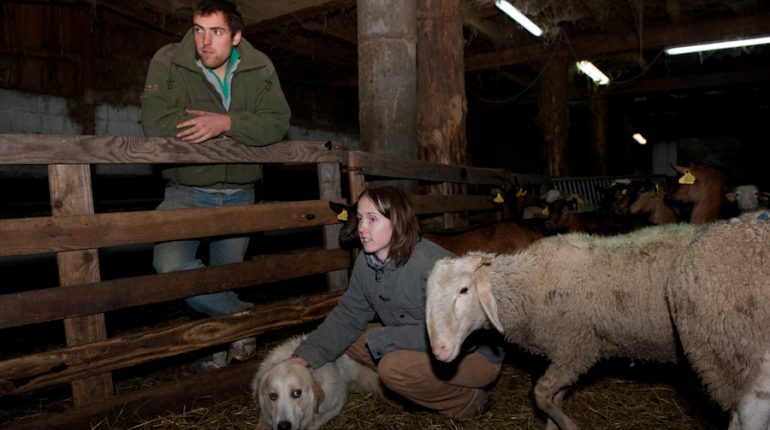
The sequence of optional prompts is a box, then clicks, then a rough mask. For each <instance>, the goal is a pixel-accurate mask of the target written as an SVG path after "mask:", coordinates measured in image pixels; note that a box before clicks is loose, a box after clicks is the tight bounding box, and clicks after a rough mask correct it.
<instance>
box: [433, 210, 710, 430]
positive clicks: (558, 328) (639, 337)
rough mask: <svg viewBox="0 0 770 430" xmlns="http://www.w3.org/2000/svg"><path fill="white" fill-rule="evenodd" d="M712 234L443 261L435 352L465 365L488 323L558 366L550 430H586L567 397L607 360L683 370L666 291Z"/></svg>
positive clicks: (687, 228)
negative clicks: (476, 334) (678, 267)
mask: <svg viewBox="0 0 770 430" xmlns="http://www.w3.org/2000/svg"><path fill="white" fill-rule="evenodd" d="M704 228H705V227H704V226H703V225H695V224H667V225H660V226H654V227H648V228H645V229H641V230H638V231H636V232H633V233H630V234H627V235H621V236H608V237H593V236H589V235H586V234H583V233H571V234H566V235H560V236H551V237H546V238H544V239H541V240H539V241H537V242H535V243H533V244H532V245H530V246H529V247H528V248H526V249H525V250H523V251H520V252H519V253H516V254H512V255H494V254H488V253H469V254H467V255H466V256H465V257H459V258H453V259H449V258H445V259H442V260H439V261H437V262H436V264H435V266H434V267H433V270H432V271H431V274H430V276H429V278H428V284H427V303H426V316H427V324H428V334H429V336H430V340H431V345H432V348H433V353H434V355H435V356H436V358H437V359H439V360H441V361H445V362H449V361H452V360H453V359H454V358H455V357H457V355H458V352H459V351H460V347H461V345H462V343H463V341H464V339H465V338H466V337H467V336H468V335H469V334H470V333H471V332H473V331H474V330H476V329H479V328H482V327H484V326H488V325H489V322H491V323H492V325H493V326H494V327H495V328H496V329H497V330H499V331H500V332H501V333H503V334H504V335H505V337H506V340H508V341H509V342H512V343H514V344H517V345H519V346H521V347H522V348H524V349H526V350H529V351H531V352H534V353H536V354H542V355H545V356H546V357H547V358H548V359H549V360H550V361H551V364H550V366H549V367H548V369H547V370H546V372H545V374H544V375H543V376H542V377H541V378H540V379H539V380H538V381H537V384H536V386H535V391H534V393H535V401H536V403H537V406H538V407H539V408H540V409H542V410H543V411H544V412H545V413H546V414H548V416H549V419H548V423H547V424H546V428H547V429H555V428H556V426H558V427H559V428H561V429H562V430H572V429H577V428H578V426H577V425H576V424H575V423H574V422H573V421H572V420H571V419H570V418H569V417H568V416H567V415H566V414H565V413H564V411H563V410H562V400H563V398H564V395H565V393H566V389H567V388H568V387H569V386H570V385H572V384H574V383H575V382H576V381H577V379H578V377H579V376H580V375H582V374H584V373H585V372H586V371H587V370H588V369H589V368H591V367H592V366H593V365H594V364H595V363H596V362H598V361H599V360H600V359H603V358H607V357H628V358H632V359H641V360H654V361H660V362H676V360H677V353H676V346H677V344H676V341H675V337H674V329H673V326H672V323H671V318H670V314H669V310H668V305H667V303H666V299H665V294H664V288H665V285H666V283H667V282H668V276H669V275H670V274H671V273H672V270H673V269H672V265H673V262H674V259H675V257H676V256H677V255H679V254H681V253H682V252H683V251H684V250H685V249H686V248H687V246H688V244H689V243H690V241H691V240H692V238H693V237H694V236H695V235H696V234H697V233H698V232H699V231H702V230H703V229H704Z"/></svg>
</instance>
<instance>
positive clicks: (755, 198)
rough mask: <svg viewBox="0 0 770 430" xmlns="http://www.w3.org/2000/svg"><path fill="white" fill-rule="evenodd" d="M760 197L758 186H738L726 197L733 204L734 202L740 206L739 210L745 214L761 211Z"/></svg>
mask: <svg viewBox="0 0 770 430" xmlns="http://www.w3.org/2000/svg"><path fill="white" fill-rule="evenodd" d="M760 195H761V194H760V192H759V188H757V186H756V185H738V186H737V187H735V188H733V190H732V191H730V192H729V193H727V194H726V195H725V197H726V198H727V200H729V201H731V202H732V201H734V202H735V203H736V204H737V205H738V210H739V211H741V213H742V214H744V213H746V212H753V211H756V210H757V209H759V198H760Z"/></svg>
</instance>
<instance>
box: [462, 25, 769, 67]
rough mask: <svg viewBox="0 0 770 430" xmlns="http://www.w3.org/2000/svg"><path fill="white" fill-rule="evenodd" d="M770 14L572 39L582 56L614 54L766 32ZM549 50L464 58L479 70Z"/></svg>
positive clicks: (523, 49) (534, 47) (520, 61)
mask: <svg viewBox="0 0 770 430" xmlns="http://www.w3.org/2000/svg"><path fill="white" fill-rule="evenodd" d="M768 28H770V17H768V16H747V17H739V18H731V19H724V20H719V21H702V22H699V23H696V24H689V25H683V26H676V27H667V28H657V29H645V31H644V33H643V38H642V40H641V41H640V40H639V35H638V33H626V34H616V35H612V34H606V35H597V36H590V37H583V38H580V39H576V40H573V41H572V47H573V49H574V51H575V53H576V54H577V55H579V56H581V57H590V56H593V55H600V54H611V53H617V52H624V51H638V50H639V49H640V48H641V49H645V50H648V49H662V48H665V47H668V46H676V45H683V44H688V43H695V42H706V41H712V40H719V39H724V38H735V37H738V36H756V35H764V34H767V31H768ZM549 53H550V50H549V49H548V48H546V47H544V46H543V45H541V44H533V45H526V46H519V47H515V48H510V49H506V50H502V51H497V52H492V53H487V54H479V55H475V56H472V57H466V58H465V71H466V73H467V72H478V71H482V70H489V69H495V68H500V67H506V66H514V65H519V64H525V63H531V62H533V61H535V60H537V59H542V58H545V57H546V56H547V55H549Z"/></svg>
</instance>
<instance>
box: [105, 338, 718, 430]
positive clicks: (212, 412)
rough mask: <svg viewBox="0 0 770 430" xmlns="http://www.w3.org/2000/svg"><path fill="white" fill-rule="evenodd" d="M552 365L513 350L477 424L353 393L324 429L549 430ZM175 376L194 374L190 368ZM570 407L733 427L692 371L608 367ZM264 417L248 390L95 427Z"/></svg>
mask: <svg viewBox="0 0 770 430" xmlns="http://www.w3.org/2000/svg"><path fill="white" fill-rule="evenodd" d="M292 334H294V333H292ZM260 340H262V339H260ZM279 341H280V339H279V338H276V339H274V340H271V341H270V342H267V343H263V344H262V347H261V349H260V353H259V355H258V357H257V358H255V359H261V357H262V356H264V354H266V352H267V351H268V350H269V349H270V347H271V346H272V345H275V344H276V343H277V342H279ZM545 366H546V362H545V360H543V359H541V358H539V357H533V356H529V355H527V354H523V353H521V352H520V351H518V350H516V349H511V351H509V354H508V358H507V359H506V363H505V366H504V367H503V372H502V375H501V377H500V380H499V381H498V383H497V385H496V386H495V388H494V389H493V391H492V397H491V400H492V405H491V408H490V410H489V411H487V412H486V413H485V414H484V415H482V416H479V417H476V418H474V419H469V420H465V421H459V422H457V421H454V420H450V419H448V418H445V417H443V416H440V415H438V414H435V413H431V412H427V411H424V410H421V409H419V408H418V407H416V406H413V405H405V404H404V403H403V402H401V401H396V400H393V399H391V398H383V397H381V396H376V395H372V394H366V395H365V394H353V395H352V396H351V398H350V400H349V401H348V403H347V405H346V407H345V409H344V410H343V411H342V413H341V414H340V415H339V416H337V417H336V418H335V419H334V420H332V421H331V422H330V423H329V424H328V425H327V426H326V427H325V429H329V430H342V429H367V430H368V429H380V428H383V429H385V428H387V429H468V430H475V429H478V430H481V429H542V428H544V425H545V418H544V415H543V414H542V413H540V412H539V411H537V410H536V408H535V405H534V401H533V400H532V395H531V392H532V387H533V384H534V381H535V380H536V379H537V377H539V376H540V375H541V374H542V372H543V371H544V370H545ZM176 371H178V372H188V371H189V366H182V367H181V368H179V369H177V370H176ZM167 376H168V375H165V376H163V375H161V376H160V378H161V379H163V378H165V377H167ZM152 378H155V377H152ZM152 378H150V379H152ZM131 384H138V385H141V386H147V385H152V384H153V381H151V380H149V381H148V379H147V378H136V379H134V380H128V381H125V382H124V383H123V385H122V386H119V389H123V390H131V389H136V388H137V387H130V386H129V385H131ZM139 388H141V387H139ZM565 410H566V411H567V413H568V414H569V415H570V416H571V417H572V418H573V419H574V420H575V421H576V422H577V423H578V424H579V425H580V426H581V428H583V429H677V430H679V429H693V430H696V429H697V430H712V429H724V428H727V416H726V414H724V413H722V412H721V411H720V410H719V409H718V408H717V407H716V406H715V405H714V404H713V403H711V402H710V401H709V399H708V398H707V397H706V396H705V394H704V393H703V390H702V389H701V387H700V385H699V383H698V381H697V380H696V378H695V376H694V375H693V374H692V372H691V371H689V369H687V368H686V367H685V366H663V365H653V364H639V365H636V366H629V365H628V362H606V363H602V364H600V365H599V366H597V367H596V368H595V369H594V370H592V371H591V372H590V373H589V374H588V375H586V376H585V377H584V378H583V379H581V381H580V383H579V384H578V386H577V387H575V389H573V390H572V391H571V392H570V394H569V395H568V396H567V399H566V400H565ZM258 417H259V415H258V411H257V409H256V407H255V406H254V404H253V402H252V399H251V397H250V395H249V393H246V392H244V393H238V395H236V396H234V397H232V398H229V399H226V400H221V401H217V402H214V403H213V404H209V405H206V406H205V407H196V408H194V409H190V410H185V411H178V412H175V413H169V414H168V415H164V416H159V417H156V418H154V419H152V420H150V421H143V422H133V421H132V420H131V417H127V416H126V417H123V416H121V417H118V418H117V419H116V420H114V422H111V423H110V422H102V423H99V425H97V426H95V427H93V428H94V429H105V430H112V429H121V430H125V429H189V430H197V429H200V430H204V429H206V430H210V429H233V430H235V429H254V428H255V427H256V424H257V422H258Z"/></svg>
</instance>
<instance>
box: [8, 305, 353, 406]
mask: <svg viewBox="0 0 770 430" xmlns="http://www.w3.org/2000/svg"><path fill="white" fill-rule="evenodd" d="M343 293H344V292H343V291H337V292H332V293H322V294H314V295H309V296H304V297H301V298H296V299H291V300H285V301H282V302H279V303H273V304H269V305H262V306H255V307H254V308H252V309H249V310H247V311H243V312H238V313H235V314H230V315H225V316H221V317H216V318H206V319H202V320H199V321H194V322H189V323H183V324H177V325H174V326H171V327H166V328H162V329H156V330H151V331H145V332H141V333H136V334H128V335H124V336H119V337H114V338H111V339H108V340H102V341H97V342H92V343H89V344H84V345H78V346H73V347H68V348H61V349H56V350H51V351H46V352H41V353H36V354H31V355H26V356H23V357H18V358H13V359H10V360H5V361H0V396H4V395H17V394H22V393H26V392H29V391H33V390H38V389H41V388H45V387H50V386H52V385H57V384H63V383H67V382H70V381H72V380H74V379H80V378H85V377H88V376H92V375H99V374H104V373H106V372H110V371H113V370H117V369H123V368H126V367H131V366H136V365H138V364H142V363H146V362H149V361H153V360H158V359H160V358H164V357H170V356H174V355H177V354H182V353H185V352H189V351H194V350H197V349H201V348H205V347H209V346H213V345H218V344H221V343H223V342H232V341H234V340H237V339H242V338H244V337H247V336H255V335H257V334H260V333H265V332H269V331H273V330H278V329H282V328H288V327H294V326H297V325H300V324H303V323H308V322H311V321H316V320H320V319H322V318H323V317H325V316H326V315H327V314H328V313H329V312H330V311H331V310H332V309H333V308H334V306H336V304H337V302H338V301H339V298H340V297H341V296H342V294H343Z"/></svg>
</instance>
